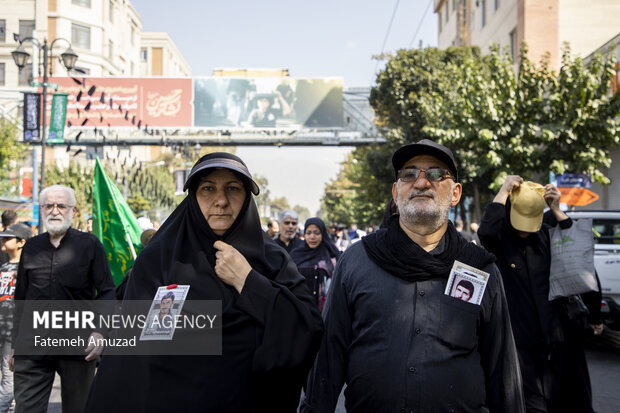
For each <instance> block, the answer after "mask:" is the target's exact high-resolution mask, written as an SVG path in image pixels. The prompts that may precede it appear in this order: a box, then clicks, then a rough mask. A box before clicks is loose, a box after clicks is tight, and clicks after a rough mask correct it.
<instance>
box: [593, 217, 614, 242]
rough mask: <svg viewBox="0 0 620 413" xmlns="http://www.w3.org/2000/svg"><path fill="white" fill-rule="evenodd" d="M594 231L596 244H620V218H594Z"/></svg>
mask: <svg viewBox="0 0 620 413" xmlns="http://www.w3.org/2000/svg"><path fill="white" fill-rule="evenodd" d="M592 232H593V234H594V242H595V243H596V244H620V219H596V218H595V219H594V220H593V222H592Z"/></svg>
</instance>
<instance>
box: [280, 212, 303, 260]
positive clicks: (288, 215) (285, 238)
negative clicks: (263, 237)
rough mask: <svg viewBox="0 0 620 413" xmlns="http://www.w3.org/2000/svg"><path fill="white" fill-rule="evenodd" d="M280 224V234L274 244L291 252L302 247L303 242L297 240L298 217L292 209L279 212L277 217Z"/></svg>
mask: <svg viewBox="0 0 620 413" xmlns="http://www.w3.org/2000/svg"><path fill="white" fill-rule="evenodd" d="M278 221H279V223H280V234H279V235H278V237H277V238H276V239H275V241H276V244H278V245H279V246H281V247H282V248H284V249H285V250H286V252H291V251H293V249H295V248H297V247H301V246H303V245H304V242H303V241H302V240H300V239H299V238H297V227H298V225H299V215H298V214H297V212H295V211H293V210H292V209H287V210H284V211H282V212H280V215H278Z"/></svg>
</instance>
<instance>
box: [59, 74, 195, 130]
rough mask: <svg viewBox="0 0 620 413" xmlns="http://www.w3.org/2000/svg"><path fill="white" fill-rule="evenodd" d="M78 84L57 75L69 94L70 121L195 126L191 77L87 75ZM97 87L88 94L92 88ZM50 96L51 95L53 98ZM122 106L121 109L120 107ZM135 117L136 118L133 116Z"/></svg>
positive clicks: (61, 89) (104, 124) (102, 124)
mask: <svg viewBox="0 0 620 413" xmlns="http://www.w3.org/2000/svg"><path fill="white" fill-rule="evenodd" d="M85 80H86V85H78V84H76V83H75V82H74V81H73V79H71V78H70V77H56V78H53V79H51V80H50V82H54V83H58V85H59V89H58V91H59V92H64V93H67V94H68V95H69V96H68V101H67V122H71V124H72V125H74V126H79V125H81V124H82V123H83V122H84V120H85V119H88V122H87V123H86V126H90V127H107V126H112V127H132V126H136V125H137V123H138V121H141V125H142V127H144V126H145V125H148V126H149V128H153V127H155V128H156V127H190V126H192V113H193V108H192V79H190V78H161V79H157V78H120V77H87V78H85ZM93 86H94V87H95V90H94V91H93V93H92V94H90V95H89V94H88V93H87V91H89V90H90V89H91V88H92V87H93ZM50 98H51V97H50ZM119 106H120V109H119ZM134 117H135V118H134Z"/></svg>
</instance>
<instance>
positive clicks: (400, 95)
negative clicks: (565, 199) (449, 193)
mask: <svg viewBox="0 0 620 413" xmlns="http://www.w3.org/2000/svg"><path fill="white" fill-rule="evenodd" d="M613 73H615V72H614V70H613V61H612V59H611V58H608V59H603V58H602V57H597V58H596V59H594V61H593V62H592V63H591V65H590V66H588V67H586V66H584V64H583V61H582V60H581V59H578V58H577V59H573V58H572V57H571V56H570V50H569V49H568V48H565V49H564V52H563V59H562V66H561V69H560V71H559V72H558V73H555V72H553V71H551V70H550V69H549V66H548V60H543V61H542V62H540V64H539V65H535V64H534V63H532V62H531V61H530V60H529V59H528V58H527V48H526V47H525V46H524V47H523V48H522V51H521V57H520V64H519V71H518V75H517V74H515V72H514V70H513V62H512V61H511V59H510V57H509V56H508V55H507V54H506V53H504V54H502V53H500V52H499V50H498V49H497V48H494V49H492V50H491V53H489V54H488V55H481V54H480V52H479V50H478V49H477V48H461V47H459V48H449V49H446V50H437V49H432V48H428V49H423V50H400V51H398V52H397V53H396V54H395V55H393V56H390V58H389V60H388V62H387V64H386V66H385V69H384V70H383V71H382V72H381V73H379V75H378V77H377V86H376V87H375V88H373V90H372V91H371V95H370V102H371V104H372V106H373V108H374V109H375V114H376V122H377V124H378V126H379V127H380V128H381V131H382V134H383V136H384V137H385V138H386V139H387V141H388V142H387V144H386V145H385V146H382V147H375V148H373V149H372V150H371V149H369V148H368V147H366V148H358V149H356V150H355V151H354V152H353V154H352V158H351V159H350V160H348V161H347V162H346V163H345V165H344V166H343V171H344V174H343V175H342V176H341V177H339V179H338V180H337V181H338V182H339V184H340V185H344V187H345V188H346V189H353V187H352V186H350V185H352V183H356V182H359V183H361V182H363V185H361V186H359V187H358V188H355V196H354V200H355V202H353V203H354V205H348V206H347V209H348V210H353V211H355V210H359V208H360V206H361V207H362V211H368V212H369V213H368V215H367V216H368V218H367V219H371V218H372V219H374V220H375V221H379V220H380V219H381V210H382V208H381V209H380V208H379V206H381V205H385V203H386V201H387V200H388V199H389V198H390V196H391V193H390V190H389V188H390V187H391V182H393V179H394V177H393V171H392V170H391V162H390V158H391V154H392V153H393V151H394V150H395V149H396V148H398V147H399V146H400V145H402V144H404V143H408V142H415V141H418V140H420V139H423V138H430V139H433V140H435V141H437V142H439V143H442V144H444V145H446V146H448V147H450V148H451V149H452V150H453V152H454V153H455V156H456V158H457V163H458V165H459V175H460V176H459V178H460V181H461V182H462V183H463V185H464V193H465V195H468V196H473V197H474V202H475V206H476V211H477V212H476V214H475V216H476V218H477V219H479V217H480V210H481V206H480V205H481V204H482V203H484V202H485V201H487V200H489V199H490V198H491V196H492V194H493V193H494V192H495V191H496V190H497V189H498V187H499V185H501V182H503V179H504V177H505V176H506V174H509V173H510V174H514V173H516V174H520V175H522V176H525V177H526V178H529V179H533V180H539V181H542V180H544V179H545V178H546V176H547V174H548V172H549V171H552V172H555V173H562V172H585V173H590V174H592V177H593V179H594V180H595V181H598V182H601V183H607V182H609V181H608V179H607V178H606V177H605V176H604V175H603V173H602V172H601V170H600V168H601V167H607V166H609V164H610V155H609V148H610V147H612V146H615V145H618V143H619V133H618V132H619V131H618V121H617V120H616V118H617V116H618V113H619V108H620V95H618V94H615V95H613V96H612V95H610V94H609V93H608V90H609V85H610V81H611V79H612V75H613ZM358 160H359V162H357V163H361V164H363V165H366V166H364V167H356V166H355V162H353V161H358ZM340 178H343V179H340ZM344 178H346V179H348V180H349V183H347V182H345V181H344ZM332 184H335V182H334V183H332ZM326 196H327V194H326ZM342 202H343V203H344V202H348V200H347V199H346V198H343V199H342ZM332 203H333V202H332ZM343 205H344V204H342V205H341V204H339V203H338V202H336V203H334V205H329V203H328V204H326V205H325V207H326V211H328V215H329V214H330V213H334V211H338V210H339V208H340V209H341V207H342V206H343ZM360 217H361V216H360V215H359V213H358V219H359V218H360Z"/></svg>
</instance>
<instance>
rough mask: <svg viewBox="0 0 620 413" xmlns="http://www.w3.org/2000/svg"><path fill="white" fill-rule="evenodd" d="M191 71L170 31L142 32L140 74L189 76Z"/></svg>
mask: <svg viewBox="0 0 620 413" xmlns="http://www.w3.org/2000/svg"><path fill="white" fill-rule="evenodd" d="M190 72H191V69H190V67H189V64H188V63H187V61H186V60H185V58H184V57H183V55H182V54H181V52H179V49H177V47H176V45H175V44H174V42H173V41H172V39H171V38H170V36H168V33H165V32H142V33H140V76H167V77H187V76H189V75H190Z"/></svg>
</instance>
